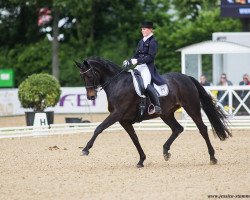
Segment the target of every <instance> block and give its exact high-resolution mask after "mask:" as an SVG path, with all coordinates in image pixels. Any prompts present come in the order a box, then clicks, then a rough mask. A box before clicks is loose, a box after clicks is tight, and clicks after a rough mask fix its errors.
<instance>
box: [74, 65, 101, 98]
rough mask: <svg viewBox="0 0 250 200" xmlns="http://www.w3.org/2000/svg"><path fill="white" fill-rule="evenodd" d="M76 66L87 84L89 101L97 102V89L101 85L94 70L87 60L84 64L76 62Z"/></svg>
mask: <svg viewBox="0 0 250 200" xmlns="http://www.w3.org/2000/svg"><path fill="white" fill-rule="evenodd" d="M75 64H76V66H77V67H78V68H79V69H80V76H81V78H82V80H83V81H84V83H85V87H86V90H87V98H88V100H95V99H96V97H97V91H96V89H97V88H98V87H99V85H100V84H99V80H98V77H97V74H96V72H95V70H94V68H93V67H92V66H91V65H90V64H89V63H88V61H86V60H84V61H83V63H78V62H76V61H75Z"/></svg>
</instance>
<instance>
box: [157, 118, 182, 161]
mask: <svg viewBox="0 0 250 200" xmlns="http://www.w3.org/2000/svg"><path fill="white" fill-rule="evenodd" d="M161 119H162V120H163V121H164V122H165V123H166V124H167V125H168V126H169V127H170V128H171V130H172V134H171V135H170V137H169V138H168V140H167V141H166V143H165V144H164V145H163V156H164V159H165V160H166V161H167V160H168V159H169V158H170V156H171V154H170V153H169V152H168V151H169V150H170V146H171V145H172V143H173V142H174V140H175V139H176V138H177V137H178V136H179V135H180V133H181V132H182V131H183V130H184V129H183V127H182V126H181V125H180V124H179V123H178V121H177V120H176V119H175V117H174V113H172V114H170V115H168V116H164V115H163V116H161Z"/></svg>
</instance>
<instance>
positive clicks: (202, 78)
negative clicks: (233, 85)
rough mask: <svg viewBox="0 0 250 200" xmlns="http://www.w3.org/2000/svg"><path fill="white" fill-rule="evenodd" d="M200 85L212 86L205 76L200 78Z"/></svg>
mask: <svg viewBox="0 0 250 200" xmlns="http://www.w3.org/2000/svg"><path fill="white" fill-rule="evenodd" d="M200 84H201V85H202V86H211V85H212V84H211V83H209V82H208V81H207V78H206V76H205V75H201V76H200Z"/></svg>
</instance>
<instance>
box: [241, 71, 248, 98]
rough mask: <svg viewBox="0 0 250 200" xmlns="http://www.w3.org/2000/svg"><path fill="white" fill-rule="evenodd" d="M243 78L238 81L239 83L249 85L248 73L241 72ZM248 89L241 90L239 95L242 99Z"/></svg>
mask: <svg viewBox="0 0 250 200" xmlns="http://www.w3.org/2000/svg"><path fill="white" fill-rule="evenodd" d="M242 78H243V80H242V81H241V82H240V83H239V85H249V86H250V80H249V75H248V74H243V77H242ZM247 92H248V91H245V90H243V91H241V93H240V97H241V98H242V99H243V98H244V97H245V96H246V94H247Z"/></svg>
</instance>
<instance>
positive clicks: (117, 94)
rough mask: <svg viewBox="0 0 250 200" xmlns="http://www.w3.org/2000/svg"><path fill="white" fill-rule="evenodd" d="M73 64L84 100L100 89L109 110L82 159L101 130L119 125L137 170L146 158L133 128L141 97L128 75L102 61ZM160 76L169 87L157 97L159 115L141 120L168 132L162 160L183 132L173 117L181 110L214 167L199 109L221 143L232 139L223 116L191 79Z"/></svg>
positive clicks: (205, 93) (115, 66) (96, 59)
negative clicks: (136, 154)
mask: <svg viewBox="0 0 250 200" xmlns="http://www.w3.org/2000/svg"><path fill="white" fill-rule="evenodd" d="M75 63H76V66H77V67H78V68H79V69H80V76H81V78H82V79H83V81H84V82H85V86H86V90H87V98H88V99H89V100H94V99H95V98H96V97H97V90H98V88H99V87H100V86H101V87H102V88H103V89H104V90H105V92H106V94H107V99H108V110H109V112H110V114H109V116H108V117H107V118H106V119H105V120H104V121H103V122H102V123H101V124H100V125H99V126H98V127H97V128H96V129H95V131H94V134H93V136H92V138H91V139H90V140H89V142H88V143H87V145H86V147H85V148H84V149H83V150H82V153H83V155H88V154H89V149H90V148H91V147H92V146H93V144H94V142H95V140H96V138H97V136H98V135H99V134H100V133H101V132H102V131H103V130H105V129H106V128H108V127H109V126H111V125H112V124H114V123H116V122H119V123H120V124H121V126H122V127H123V128H124V129H125V130H126V132H127V133H128V134H129V136H130V138H131V139H132V141H133V143H134V145H135V146H136V148H137V150H138V152H139V155H140V160H139V162H138V164H137V167H143V162H144V160H145V159H146V155H145V154H144V152H143V149H142V147H141V145H140V142H139V140H138V137H137V135H136V133H135V130H134V128H133V123H134V122H135V117H136V116H137V113H138V104H139V103H140V97H139V96H138V95H137V94H136V92H135V89H134V86H133V81H132V76H131V74H130V73H128V72H126V71H124V70H122V69H121V68H120V67H118V66H117V65H115V64H114V63H112V62H110V61H108V60H105V59H102V58H88V59H87V60H84V61H83V62H82V63H78V62H75ZM162 76H163V77H164V78H165V79H166V81H167V84H168V87H169V94H168V95H167V96H165V97H160V103H161V107H162V114H161V115H156V114H153V115H147V116H145V117H144V119H143V120H148V119H152V118H156V117H160V118H161V119H162V120H163V121H164V122H165V123H166V124H167V125H168V126H169V127H170V128H171V130H172V134H171V135H170V137H169V138H168V140H167V141H166V143H165V144H164V145H163V156H164V158H165V160H168V159H169V158H170V153H169V150H170V146H171V144H172V143H173V141H174V140H175V139H176V138H177V137H178V136H179V135H180V133H181V132H182V131H183V130H184V129H183V127H182V126H181V125H180V124H179V123H178V121H177V120H176V119H175V117H174V112H175V111H176V110H177V109H179V108H180V107H183V108H184V109H185V110H186V112H187V113H188V114H189V116H190V117H191V118H192V119H193V121H194V122H195V124H196V126H197V127H198V129H199V132H200V134H201V135H202V137H203V138H204V140H205V141H206V144H207V147H208V152H209V155H210V163H211V164H216V163H217V159H216V158H215V156H214V154H215V151H214V148H213V146H212V145H211V142H210V140H209V136H208V130H207V126H206V125H205V124H204V122H203V121H202V117H201V106H202V108H203V110H204V111H205V113H206V115H207V117H208V119H209V121H210V123H211V125H212V129H213V132H214V135H216V136H218V137H219V138H220V140H225V139H226V138H228V137H229V136H231V132H230V130H229V129H228V126H227V120H226V116H225V115H224V114H223V112H222V110H221V109H220V108H219V107H217V106H216V105H215V102H214V101H213V99H212V98H211V96H210V95H208V94H207V92H206V91H205V89H204V88H203V87H202V86H201V85H200V84H199V82H198V81H197V80H196V79H194V78H193V77H190V76H187V75H184V74H181V73H167V74H164V75H162Z"/></svg>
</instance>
